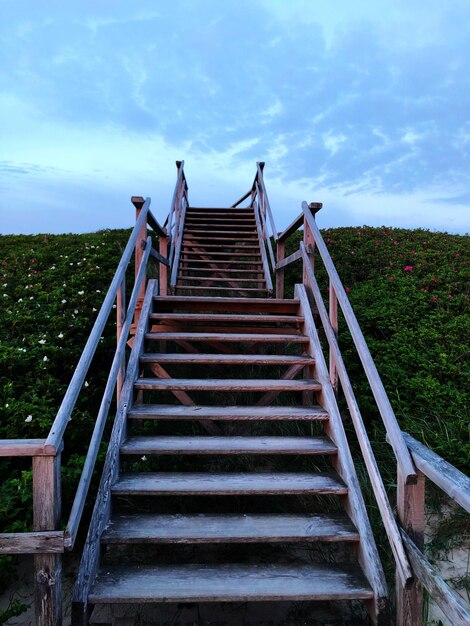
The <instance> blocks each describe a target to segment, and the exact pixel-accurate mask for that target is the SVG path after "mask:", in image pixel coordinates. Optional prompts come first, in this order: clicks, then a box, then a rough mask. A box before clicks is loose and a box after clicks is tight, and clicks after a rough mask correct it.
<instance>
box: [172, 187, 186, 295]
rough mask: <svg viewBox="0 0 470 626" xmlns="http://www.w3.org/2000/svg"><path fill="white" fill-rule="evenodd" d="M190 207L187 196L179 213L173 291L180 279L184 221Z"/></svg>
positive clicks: (173, 265) (173, 266)
mask: <svg viewBox="0 0 470 626" xmlns="http://www.w3.org/2000/svg"><path fill="white" fill-rule="evenodd" d="M187 207H188V203H187V200H186V199H185V198H183V199H182V202H181V209H180V213H179V220H178V230H177V233H176V237H175V246H174V257H173V260H172V265H171V278H170V290H171V292H172V293H173V292H174V290H175V287H176V283H177V281H178V265H179V262H180V257H181V248H182V245H183V232H184V222H185V219H186V209H187Z"/></svg>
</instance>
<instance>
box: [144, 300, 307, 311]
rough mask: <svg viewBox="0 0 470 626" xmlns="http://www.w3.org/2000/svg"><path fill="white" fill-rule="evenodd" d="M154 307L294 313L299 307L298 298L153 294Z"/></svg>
mask: <svg viewBox="0 0 470 626" xmlns="http://www.w3.org/2000/svg"><path fill="white" fill-rule="evenodd" d="M154 303H155V308H156V310H157V311H158V310H159V309H165V310H168V309H169V308H171V310H186V311H187V310H194V311H217V312H222V311H226V312H229V311H231V312H238V311H239V312H241V313H249V312H250V311H251V312H255V313H271V314H277V313H280V314H290V313H292V314H296V313H297V312H298V309H299V301H298V300H288V299H285V300H280V299H276V300H274V299H273V298H256V299H253V298H227V297H214V296H209V297H201V296H155V297H154Z"/></svg>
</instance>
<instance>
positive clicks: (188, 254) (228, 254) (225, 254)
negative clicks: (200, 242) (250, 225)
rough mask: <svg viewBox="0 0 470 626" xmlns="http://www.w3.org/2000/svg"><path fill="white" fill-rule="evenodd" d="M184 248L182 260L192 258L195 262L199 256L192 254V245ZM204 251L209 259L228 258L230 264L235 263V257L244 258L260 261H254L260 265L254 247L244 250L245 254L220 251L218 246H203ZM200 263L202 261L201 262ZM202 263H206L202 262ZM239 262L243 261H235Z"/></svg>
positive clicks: (213, 260) (211, 260) (257, 253)
mask: <svg viewBox="0 0 470 626" xmlns="http://www.w3.org/2000/svg"><path fill="white" fill-rule="evenodd" d="M208 247H209V248H216V249H215V250H210V251H209V250H206V248H208ZM224 247H230V248H231V247H234V246H224ZM184 248H185V250H182V252H181V256H182V258H187V257H194V258H195V260H196V259H197V258H198V256H199V255H198V253H197V252H194V250H193V248H194V245H191V244H188V245H187V246H184ZM204 250H206V253H207V254H208V255H210V256H211V257H220V256H222V257H229V260H231V262H232V263H234V262H235V261H233V260H232V259H234V258H235V257H244V258H246V257H250V259H260V260H259V261H256V263H257V264H258V265H262V262H261V254H260V253H259V248H258V246H256V247H255V246H250V247H249V249H248V250H246V251H245V252H239V251H238V252H237V251H233V252H232V251H230V252H229V251H227V250H220V246H204ZM236 250H240V248H239V247H238V248H237V249H236ZM252 250H257V252H252ZM215 261H217V259H215V258H214V259H212V258H211V259H210V262H215ZM201 262H202V260H201ZM204 262H206V261H204ZM222 262H224V263H227V261H225V260H224V261H222ZM239 262H240V263H241V262H243V260H242V261H237V263H239ZM245 263H255V261H254V260H248V261H245Z"/></svg>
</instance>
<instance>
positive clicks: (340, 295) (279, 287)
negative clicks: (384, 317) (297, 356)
mask: <svg viewBox="0 0 470 626" xmlns="http://www.w3.org/2000/svg"><path fill="white" fill-rule="evenodd" d="M321 208H322V204H321V203H311V204H307V203H306V202H303V203H302V213H301V214H300V215H299V216H298V217H297V218H296V219H295V220H294V221H293V222H292V223H291V224H290V225H289V226H288V227H287V228H286V229H285V230H284V231H283V232H282V233H279V234H278V236H277V237H276V250H277V262H276V266H275V276H276V297H277V298H282V297H283V296H284V271H285V268H286V267H287V266H288V265H290V264H292V263H295V262H297V261H302V267H303V269H302V273H303V283H304V285H305V287H306V289H307V292H308V294H309V297H310V298H311V305H312V307H314V308H315V309H316V311H317V313H318V315H319V317H320V320H321V323H322V326H323V329H324V332H325V336H326V339H327V343H328V349H329V357H330V358H329V362H330V368H329V369H330V371H329V373H330V380H331V382H332V385H333V387H334V388H335V389H337V388H338V386H339V385H341V389H342V391H343V394H344V397H345V400H346V403H347V406H348V409H349V414H350V416H351V421H352V424H353V426H354V429H355V432H356V435H357V439H358V442H359V446H360V448H361V452H362V457H363V460H364V463H365V466H366V468H367V472H368V476H369V480H370V483H371V486H372V490H373V493H374V496H375V500H376V503H377V506H378V509H379V511H380V515H381V518H382V521H383V524H384V528H385V531H386V533H387V537H388V540H389V543H390V546H391V549H392V553H393V557H394V559H395V564H396V575H397V624H398V625H399V626H421V624H422V623H423V621H422V620H423V594H422V588H421V583H422V584H423V585H424V586H425V587H426V588H427V590H428V592H429V593H430V595H431V596H432V597H433V598H435V599H436V602H437V603H438V604H441V606H442V608H443V610H444V612H445V613H446V614H447V615H449V616H450V617H451V622H450V623H452V625H453V626H454V624H455V625H457V624H459V625H463V624H468V623H470V620H469V613H468V609H466V607H465V606H464V605H463V603H462V602H461V600H460V599H459V597H458V596H457V595H456V594H455V592H453V591H452V590H451V589H450V587H448V585H446V583H445V582H444V581H443V580H442V579H441V578H440V577H439V575H438V573H437V572H436V571H435V570H434V571H433V568H432V566H431V565H430V563H429V562H428V561H427V560H426V558H425V557H424V555H423V554H422V552H421V551H420V550H419V548H420V547H422V543H423V533H424V506H425V503H424V475H426V476H428V478H430V479H431V480H432V481H433V482H435V484H437V485H438V486H440V487H441V488H442V489H443V490H444V491H445V492H446V493H447V494H448V495H449V496H450V497H452V498H453V499H454V500H455V501H456V502H458V503H459V504H460V505H461V506H463V507H464V508H465V509H466V510H469V507H470V480H469V479H468V478H466V477H465V476H464V475H463V474H461V473H460V472H458V470H456V469H455V468H454V467H452V466H451V465H449V464H448V463H446V462H445V461H444V460H443V459H439V457H437V455H435V454H434V453H433V452H432V451H431V450H429V448H426V446H423V445H422V444H419V443H418V442H417V441H416V440H413V439H412V438H411V437H410V436H409V435H406V434H405V433H402V432H401V430H400V427H399V425H398V422H397V420H396V417H395V414H394V412H393V409H392V406H391V404H390V401H389V399H388V397H387V394H386V391H385V388H384V386H383V384H382V381H381V379H380V376H379V373H378V371H377V368H376V366H375V364H374V361H373V359H372V356H371V354H370V351H369V349H368V347H367V344H366V341H365V339H364V336H363V334H362V332H361V329H360V327H359V324H358V322H357V319H356V316H355V314H354V312H353V309H352V307H351V304H350V302H349V299H348V297H347V294H346V291H345V289H344V287H343V285H342V283H341V280H340V278H339V275H338V273H337V271H336V268H335V267H334V264H333V261H332V259H331V256H330V254H329V252H328V249H327V247H326V244H325V242H324V241H323V238H322V236H321V233H320V230H319V228H318V226H317V224H316V221H315V214H316V213H317V212H318V211H319V210H320V209H321ZM299 228H303V241H301V242H300V245H299V249H298V250H296V251H294V252H293V253H292V254H290V255H289V256H288V257H285V249H286V241H287V240H288V239H289V237H290V236H291V235H292V234H293V233H295V232H296V231H298V230H299ZM315 251H317V252H318V253H319V257H320V259H321V261H322V262H323V265H324V268H325V270H326V272H327V276H328V279H329V288H328V295H329V298H328V309H327V305H326V304H325V302H324V299H323V297H322V295H321V290H320V287H319V285H318V282H317V279H316V273H315V272H314V253H315ZM338 305H339V307H340V308H341V310H342V313H343V316H344V320H345V322H346V325H347V327H348V330H349V332H350V334H351V337H352V339H353V342H354V345H355V347H356V350H357V353H358V355H359V357H360V360H361V362H362V365H363V368H364V372H365V374H366V377H367V380H368V382H369V385H370V387H371V390H372V392H373V395H374V398H375V401H376V405H377V408H378V411H379V414H380V416H381V418H382V421H383V424H384V426H385V429H386V432H387V441H388V442H389V443H390V445H391V447H392V449H393V452H394V454H395V458H396V463H397V514H398V521H399V524H400V525H398V524H397V521H396V519H395V516H394V513H393V511H392V507H391V505H390V502H389V499H388V496H387V493H386V490H385V487H384V484H383V481H382V478H381V475H380V471H379V468H378V465H377V461H376V459H375V456H374V453H373V450H372V446H371V443H370V440H369V437H368V434H367V430H366V428H365V425H364V421H363V419H362V416H361V413H360V409H359V406H358V403H357V401H356V398H355V395H354V391H353V387H352V384H351V381H350V379H349V375H348V373H347V369H346V365H345V363H344V360H343V358H342V355H341V350H340V348H339V344H338ZM403 529H405V530H406V532H405V530H403ZM452 620H453V621H452Z"/></svg>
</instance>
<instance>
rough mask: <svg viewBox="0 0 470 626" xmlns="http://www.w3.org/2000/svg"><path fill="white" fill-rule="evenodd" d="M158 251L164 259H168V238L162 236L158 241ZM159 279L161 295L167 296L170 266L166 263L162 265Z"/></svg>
mask: <svg viewBox="0 0 470 626" xmlns="http://www.w3.org/2000/svg"><path fill="white" fill-rule="evenodd" d="M158 250H159V252H160V254H161V255H162V257H165V259H166V258H167V254H168V237H163V236H160V238H159V240H158ZM158 278H159V281H158V282H159V290H160V295H161V296H166V295H167V293H168V266H167V265H165V264H164V263H160V267H159V272H158Z"/></svg>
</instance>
